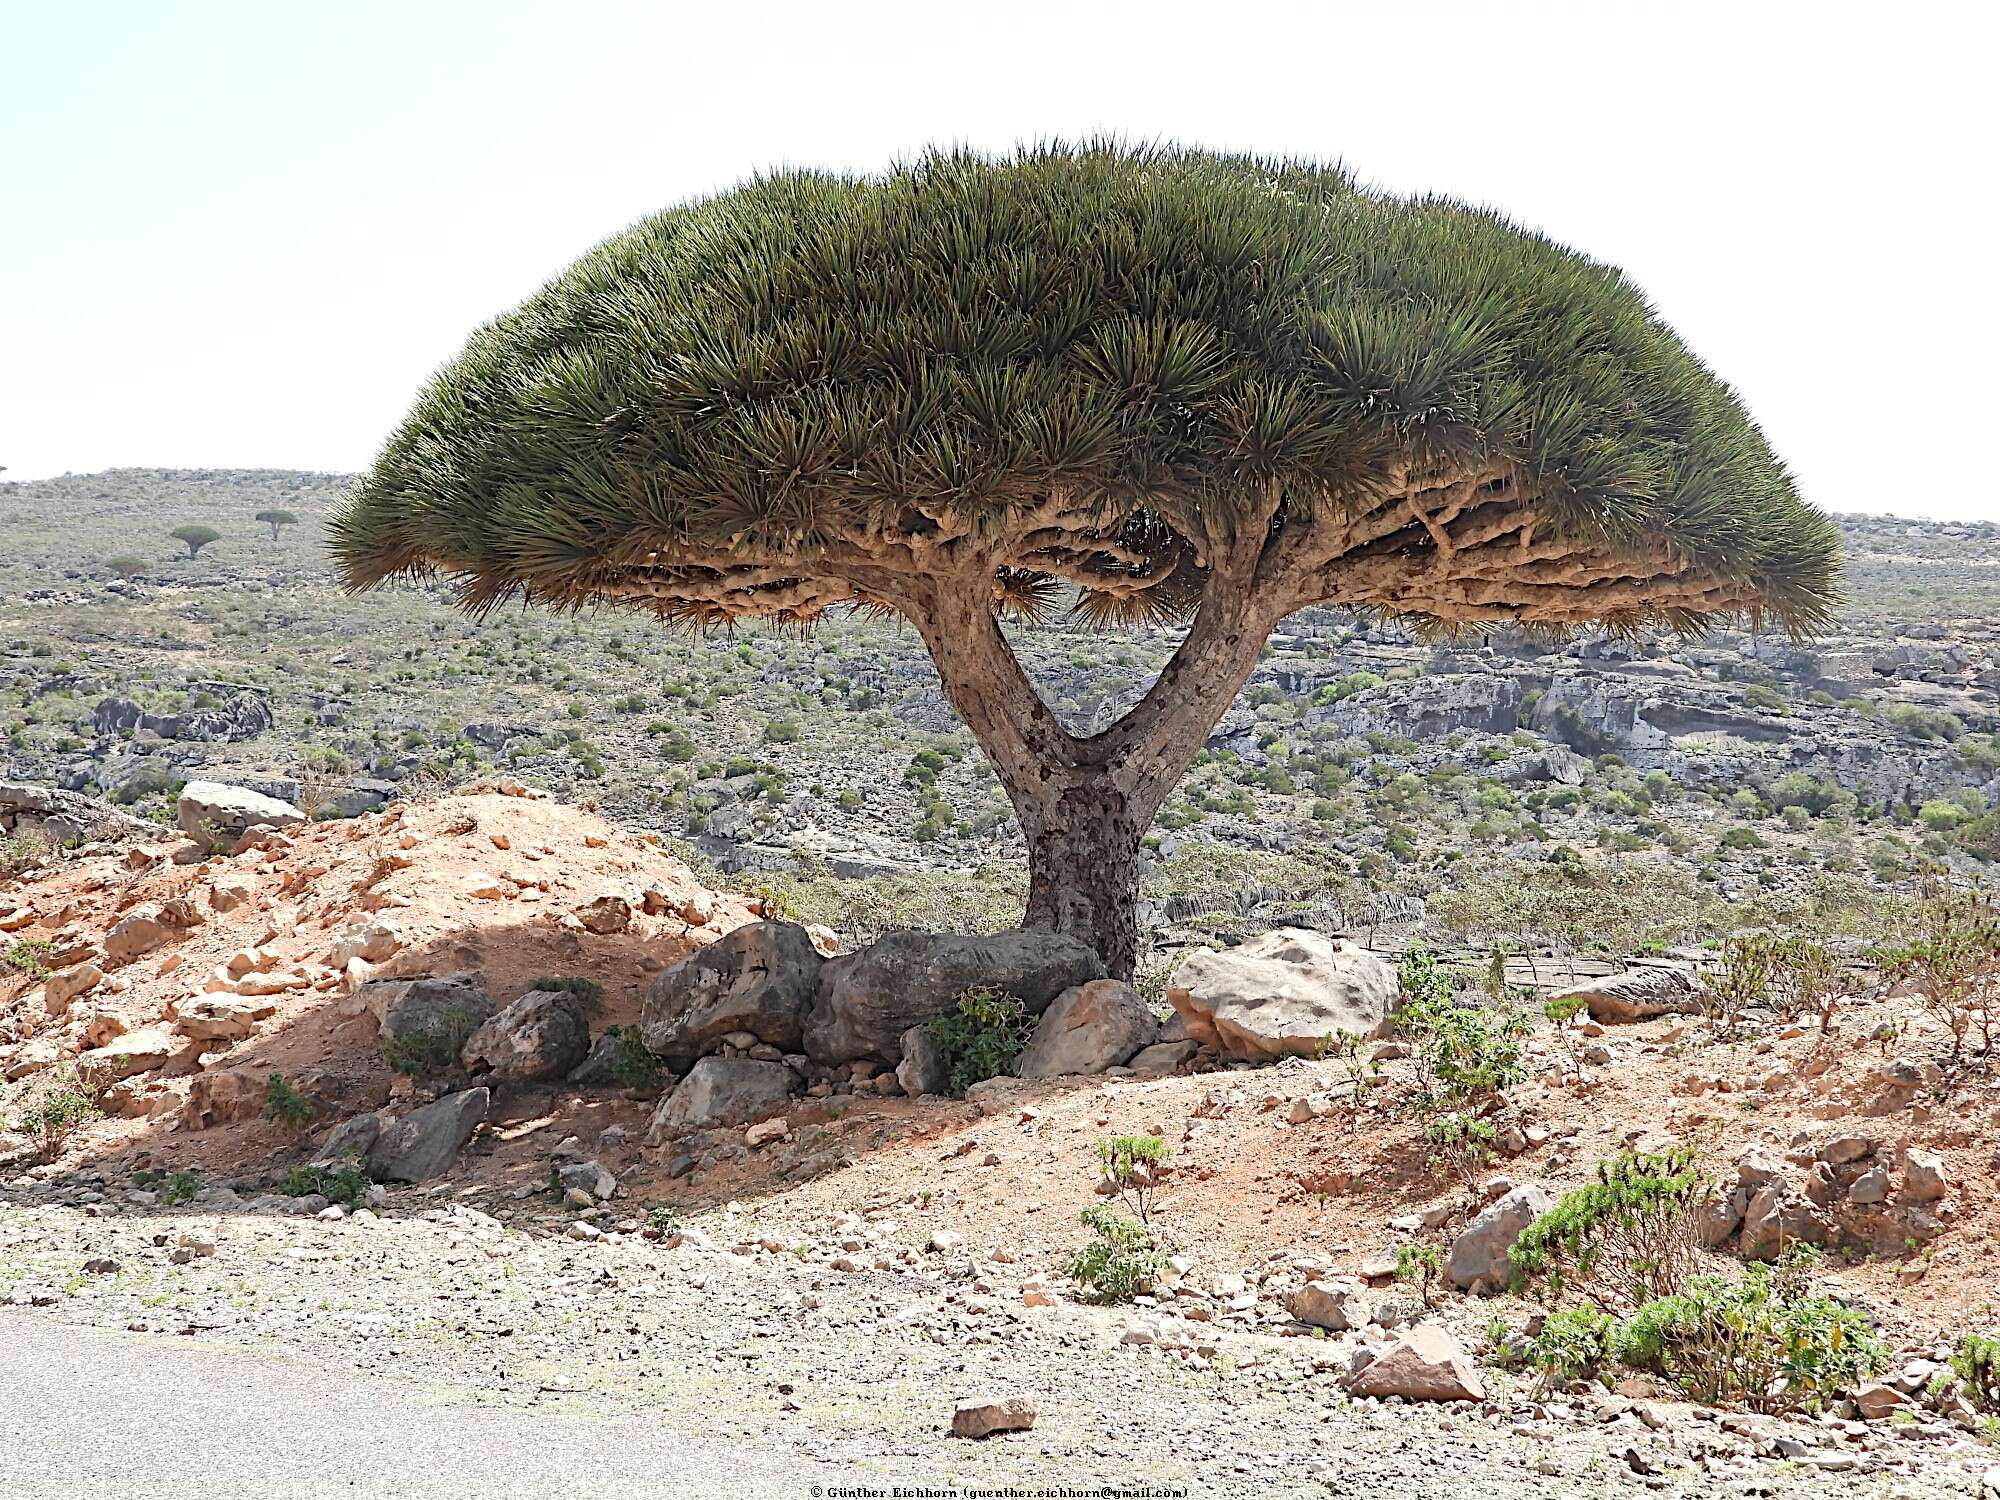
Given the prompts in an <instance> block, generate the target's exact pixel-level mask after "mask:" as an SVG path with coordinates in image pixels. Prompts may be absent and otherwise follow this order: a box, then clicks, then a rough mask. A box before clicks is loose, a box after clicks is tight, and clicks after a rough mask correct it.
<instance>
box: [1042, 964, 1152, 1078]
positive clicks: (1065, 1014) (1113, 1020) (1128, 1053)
mask: <svg viewBox="0 0 2000 1500" xmlns="http://www.w3.org/2000/svg"><path fill="white" fill-rule="evenodd" d="M1159 1029H1160V1027H1159V1022H1157V1021H1155V1020H1154V1019H1153V1013H1152V1012H1151V1011H1150V1010H1148V1009H1146V1004H1145V1002H1144V1001H1143V1000H1141V999H1140V998H1139V996H1138V995H1137V994H1136V993H1135V992H1134V991H1133V989H1132V986H1131V985H1129V984H1126V983H1125V982H1124V981H1122V980H1118V979H1093V980H1091V981H1090V983H1088V984H1079V985H1074V986H1072V987H1071V988H1069V989H1066V990H1064V991H1063V992H1062V993H1061V994H1060V995H1058V996H1056V998H1055V999H1054V1000H1053V1001H1051V1002H1050V1003H1049V1008H1048V1009H1047V1010H1046V1011H1044V1012H1043V1013H1042V1019H1041V1021H1040V1023H1039V1024H1037V1026H1036V1027H1035V1033H1034V1035H1033V1036H1032V1037H1031V1038H1029V1040H1028V1045H1027V1047H1026V1049H1025V1050H1024V1051H1023V1052H1022V1053H1021V1056H1020V1058H1019V1059H1018V1060H1017V1061H1016V1062H1015V1064H1014V1073H1015V1076H1016V1077H1019V1078H1054V1077H1057V1076H1059V1075H1061V1074H1065V1073H1102V1072H1103V1071H1104V1070H1105V1069H1106V1068H1116V1067H1121V1066H1123V1065H1124V1064H1125V1063H1128V1062H1130V1061H1131V1060H1132V1057H1133V1054H1135V1053H1136V1052H1138V1051H1139V1050H1140V1049H1141V1048H1142V1047H1146V1046H1149V1045H1151V1043H1152V1041H1153V1039H1154V1037H1155V1036H1156V1035H1158V1033H1159Z"/></svg>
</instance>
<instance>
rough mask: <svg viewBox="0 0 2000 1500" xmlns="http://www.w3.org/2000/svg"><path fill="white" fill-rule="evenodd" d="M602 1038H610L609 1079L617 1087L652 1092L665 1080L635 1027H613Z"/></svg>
mask: <svg viewBox="0 0 2000 1500" xmlns="http://www.w3.org/2000/svg"><path fill="white" fill-rule="evenodd" d="M606 1035H608V1036H609V1037H610V1038H611V1077H612V1081H613V1082H615V1083H616V1084H617V1085H618V1086H619V1087H620V1088H627V1089H656V1088H658V1087H659V1086H660V1084H661V1083H662V1082H663V1081H664V1080H665V1078H666V1068H665V1065H664V1064H663V1063H662V1062H661V1061H660V1059H659V1056H658V1055H657V1054H656V1053H654V1052H652V1051H651V1050H650V1049H648V1047H647V1046H646V1040H645V1037H644V1036H643V1035H642V1034H641V1032H640V1030H639V1028H638V1027H636V1026H613V1027H610V1028H608V1030H607V1032H606Z"/></svg>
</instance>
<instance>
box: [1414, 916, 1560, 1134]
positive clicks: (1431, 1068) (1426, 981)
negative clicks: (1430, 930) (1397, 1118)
mask: <svg viewBox="0 0 2000 1500" xmlns="http://www.w3.org/2000/svg"><path fill="white" fill-rule="evenodd" d="M1398 977H1399V980H1400V986H1401V990H1402V1004H1401V1007H1400V1008H1399V1009H1398V1011H1397V1013H1396V1028H1397V1030H1398V1031H1399V1032H1401V1033H1402V1035H1404V1036H1406V1037H1408V1038H1410V1040H1411V1041H1413V1042H1414V1043H1415V1044H1416V1049H1417V1076H1418V1082H1419V1087H1420V1089H1421V1091H1422V1099H1421V1101H1420V1103H1421V1105H1422V1107H1423V1108H1425V1109H1426V1110H1428V1109H1432V1108H1437V1107H1442V1106H1449V1107H1482V1106H1486V1105H1490V1104H1492V1103H1495V1102H1497V1101H1498V1099H1499V1097H1500V1096H1501V1094H1503V1093H1504V1092H1505V1091H1506V1090H1507V1089H1509V1088H1511V1087H1513V1086H1514V1085H1515V1084H1517V1083H1519V1082H1521V1081H1522V1080H1523V1079H1524V1078H1526V1077H1527V1076H1528V1070H1527V1065H1526V1062H1525V1060H1524V1057H1523V1051H1522V1042H1523V1040H1524V1038H1525V1037H1526V1036H1527V1034H1528V1026H1529V1022H1528V1018H1527V1016H1525V1015H1523V1014H1522V1013H1521V1012H1520V1011H1519V1010H1517V1009H1516V1008H1514V1007H1513V1006H1512V1005H1511V1004H1504V1003H1503V1004H1499V1005H1492V1006H1474V1005H1460V1004H1459V1003H1458V997H1457V996H1456V995H1455V994H1454V993H1453V990H1452V985H1451V980H1450V978H1449V977H1448V976H1447V975H1446V973H1445V971H1444V969H1443V967H1442V966H1441V965H1440V964H1439V963H1438V961H1437V955H1436V954H1434V953H1432V952H1431V951H1430V950H1429V949H1428V948H1426V947H1423V946H1422V945H1421V944H1418V945H1413V946H1412V947H1411V948H1409V949H1408V950H1407V951H1406V952H1405V953H1404V954H1403V958H1402V962H1401V965H1400V966H1399V970H1398Z"/></svg>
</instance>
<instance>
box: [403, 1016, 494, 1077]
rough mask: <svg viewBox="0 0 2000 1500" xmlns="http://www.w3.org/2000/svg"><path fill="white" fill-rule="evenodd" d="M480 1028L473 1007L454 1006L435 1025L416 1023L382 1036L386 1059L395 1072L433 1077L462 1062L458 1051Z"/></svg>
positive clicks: (412, 1075)
mask: <svg viewBox="0 0 2000 1500" xmlns="http://www.w3.org/2000/svg"><path fill="white" fill-rule="evenodd" d="M478 1029H479V1021H478V1018H477V1017H475V1016H474V1015H473V1014H472V1013H471V1012H470V1011H465V1010H450V1011H447V1012H446V1013H445V1014H444V1016H443V1017H442V1018H440V1019H439V1021H438V1023H437V1024H436V1025H435V1026H423V1027H416V1028H413V1029H412V1030H409V1031H405V1032H402V1033H399V1034H398V1035H396V1036H391V1037H384V1038H383V1039H382V1060H383V1061H384V1062H386V1063H387V1064H388V1065H389V1069H390V1071H391V1072H394V1073H407V1074H409V1076H410V1077H412V1078H429V1077H432V1076H434V1075H436V1074H439V1073H447V1072H449V1071H451V1069H453V1068H455V1067H457V1066H458V1054H459V1053H460V1052H461V1051H463V1050H464V1048H465V1044H466V1042H467V1040H468V1039H469V1038H470V1037H471V1036H472V1033H473V1032H475V1031H477V1030H478Z"/></svg>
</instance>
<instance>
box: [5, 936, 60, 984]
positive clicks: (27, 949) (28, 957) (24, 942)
mask: <svg viewBox="0 0 2000 1500" xmlns="http://www.w3.org/2000/svg"><path fill="white" fill-rule="evenodd" d="M53 952H55V944H54V943H52V942H50V941H49V940H48V939H47V938H21V939H19V940H18V941H16V942H13V943H9V944H8V945H7V951H6V952H4V953H0V964H5V965H6V966H7V967H8V968H10V969H12V970H14V971H15V972H16V973H17V974H25V975H27V976H28V978H30V979H33V980H42V979H47V978H48V977H49V973H50V970H49V962H48V960H49V955H50V954H51V953H53Z"/></svg>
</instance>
